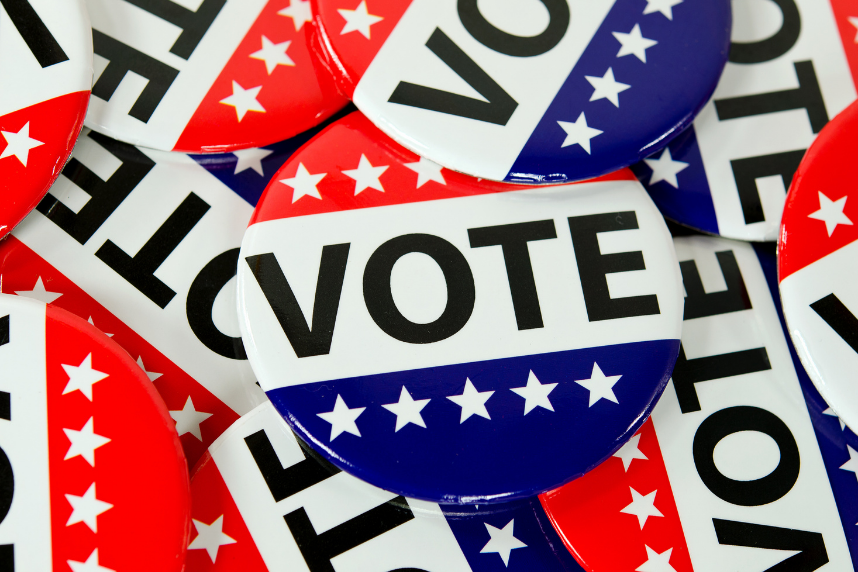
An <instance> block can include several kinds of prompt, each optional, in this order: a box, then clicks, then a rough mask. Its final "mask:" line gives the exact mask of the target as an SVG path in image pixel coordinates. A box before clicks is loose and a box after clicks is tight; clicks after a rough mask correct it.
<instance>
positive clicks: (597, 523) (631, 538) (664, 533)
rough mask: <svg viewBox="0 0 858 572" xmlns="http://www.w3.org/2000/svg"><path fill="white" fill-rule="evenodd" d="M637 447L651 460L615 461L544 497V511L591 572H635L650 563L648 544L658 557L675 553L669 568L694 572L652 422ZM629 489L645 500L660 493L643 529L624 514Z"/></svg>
mask: <svg viewBox="0 0 858 572" xmlns="http://www.w3.org/2000/svg"><path fill="white" fill-rule="evenodd" d="M638 434H639V435H640V436H641V439H640V442H639V443H638V447H639V449H640V451H641V452H642V453H643V454H644V455H646V457H647V460H642V459H636V460H633V461H632V462H631V465H629V469H628V471H625V470H624V468H623V462H622V460H621V459H619V458H616V457H611V458H610V459H608V460H607V461H605V462H604V463H602V464H601V465H599V466H598V467H596V468H595V469H593V470H592V471H590V472H589V473H587V474H586V475H584V476H583V477H580V478H578V479H576V480H574V481H572V482H571V483H569V484H567V485H565V486H563V487H561V488H559V489H557V490H554V491H551V492H549V493H545V494H543V495H541V496H540V501H542V506H543V507H544V508H545V512H546V513H548V517H549V518H550V519H551V521H552V523H553V524H554V528H555V529H556V530H557V531H558V533H559V534H560V537H561V538H562V539H563V542H564V543H565V544H566V547H567V548H568V549H569V551H570V552H572V554H573V555H575V558H577V559H578V561H579V562H580V563H581V565H582V566H584V568H585V569H586V570H588V571H590V572H615V571H621V570H622V571H632V570H635V569H637V568H638V567H639V566H641V565H642V564H643V563H644V562H646V561H647V552H646V549H645V548H644V545H646V546H649V547H650V548H651V549H652V550H655V551H656V552H658V553H659V554H661V553H663V552H664V551H665V550H668V549H670V548H672V549H673V552H672V553H671V557H670V565H671V566H673V568H674V569H675V570H676V572H692V571H693V568H692V566H691V558H690V556H689V553H688V545H687V544H686V542H685V535H684V533H683V531H682V524H681V523H680V520H679V513H678V512H677V509H676V501H675V500H674V498H673V491H672V489H671V487H670V481H669V479H668V476H667V469H666V468H665V465H664V459H663V458H662V454H661V449H660V447H659V444H658V438H657V437H656V434H655V428H654V427H653V424H652V420H651V419H648V420H647V422H646V423H644V425H643V427H642V428H641V430H640V431H639V432H638ZM629 487H633V488H634V489H635V490H636V491H637V492H638V493H640V494H641V495H647V494H649V493H651V492H652V491H657V493H656V496H655V503H654V505H655V507H656V508H657V509H658V510H659V511H660V512H661V513H662V514H663V515H664V516H663V517H656V516H650V517H649V518H648V519H647V521H646V523H645V524H644V527H643V530H641V528H640V525H639V524H638V519H637V517H635V516H634V515H631V514H626V513H623V512H620V511H621V510H622V509H623V508H625V507H626V506H628V505H629V504H630V503H631V502H632V495H631V492H630V490H629Z"/></svg>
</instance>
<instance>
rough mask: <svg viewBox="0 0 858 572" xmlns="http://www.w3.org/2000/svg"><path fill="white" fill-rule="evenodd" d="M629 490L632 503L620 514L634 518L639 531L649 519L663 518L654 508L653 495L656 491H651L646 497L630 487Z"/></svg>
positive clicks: (621, 510)
mask: <svg viewBox="0 0 858 572" xmlns="http://www.w3.org/2000/svg"><path fill="white" fill-rule="evenodd" d="M629 490H630V491H631V493H632V502H631V504H629V505H628V506H626V507H625V508H623V509H620V512H624V513H626V514H631V515H634V516H636V517H637V518H638V524H639V525H640V527H641V530H643V527H644V525H645V524H646V521H647V519H648V518H649V517H651V516H661V517H663V516H664V515H663V514H661V512H660V511H659V510H658V509H657V508H655V493H657V492H658V491H652V492H651V493H649V494H647V495H642V494H640V493H639V492H637V491H636V490H635V489H634V488H632V487H629Z"/></svg>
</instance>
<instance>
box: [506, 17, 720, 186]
mask: <svg viewBox="0 0 858 572" xmlns="http://www.w3.org/2000/svg"><path fill="white" fill-rule="evenodd" d="M648 5H649V3H648V2H647V1H646V0H617V2H616V3H615V4H614V6H613V7H612V8H611V10H610V12H609V13H608V15H607V17H606V18H605V20H604V22H603V23H602V25H601V26H600V28H599V29H598V30H597V31H596V34H595V35H594V36H593V38H592V40H591V41H590V44H589V45H588V47H587V48H586V49H585V50H584V53H583V54H582V56H581V58H580V59H579V60H578V63H577V64H576V65H575V67H574V68H573V70H572V72H571V73H570V74H569V76H568V77H567V78H566V81H565V82H564V83H563V86H562V87H561V88H560V91H559V92H558V93H557V95H556V96H555V98H554V101H553V102H552V103H551V105H550V106H549V108H548V110H547V111H546V112H545V114H544V115H543V117H542V119H541V120H540V121H539V123H538V125H537V127H536V129H535V130H534V132H533V133H532V134H531V136H530V139H529V140H528V141H527V143H526V144H525V146H524V148H523V149H522V150H521V152H520V153H519V156H518V158H517V159H516V160H515V162H514V164H513V166H512V168H511V169H510V171H509V173H508V174H507V176H506V180H507V181H515V182H524V183H550V182H563V181H577V180H582V179H588V178H591V177H596V176H599V175H604V174H606V173H610V172H612V171H615V170H617V169H619V168H622V167H626V166H629V165H632V164H634V163H637V162H638V161H640V160H642V159H643V158H644V157H647V156H649V155H652V154H653V153H655V152H657V151H659V150H660V149H662V148H663V147H664V146H665V145H667V143H669V141H670V140H671V139H672V138H673V137H675V136H676V135H677V134H679V133H680V132H681V131H682V130H683V129H684V128H686V127H688V126H689V125H691V122H692V121H693V119H694V116H695V115H696V114H697V113H698V112H699V111H700V109H701V108H702V107H703V105H704V104H705V103H706V101H707V100H708V99H709V98H710V97H711V95H712V93H713V92H714V90H715V86H716V85H717V83H718V79H719V77H720V75H721V71H722V70H723V68H724V65H725V64H726V63H727V55H728V52H729V48H730V29H731V24H732V17H731V11H730V3H729V2H728V1H727V0H712V1H709V2H693V1H691V0H685V1H684V2H681V3H679V4H677V5H675V6H673V7H672V8H671V9H670V13H671V16H672V19H668V17H667V16H666V15H665V14H663V13H662V12H659V11H655V12H652V13H650V14H644V11H645V10H646V9H647V6H648ZM573 18H574V15H573ZM636 26H637V27H638V28H637V29H638V30H640V34H641V37H642V38H644V39H648V40H652V41H655V42H657V44H655V45H652V46H651V47H647V48H645V49H639V50H638V52H639V53H640V54H642V56H643V57H645V58H646V62H644V61H642V60H641V58H639V57H638V56H636V55H634V54H629V55H624V56H622V57H618V54H619V52H620V49H621V47H622V46H621V43H620V41H619V40H618V39H617V38H616V37H615V36H614V33H615V32H616V33H622V34H630V33H632V32H634V31H635V29H636V28H635V27H636ZM609 69H610V70H611V71H612V72H613V77H614V80H615V81H616V82H619V83H622V84H626V85H628V86H630V87H629V88H628V89H625V90H624V91H622V92H619V93H618V94H617V98H618V99H617V102H618V103H619V107H617V106H615V105H614V103H612V102H611V101H610V100H609V99H607V98H601V99H596V100H594V101H590V99H591V97H592V96H593V95H594V94H595V89H594V86H593V85H592V84H591V82H590V81H589V80H588V79H587V76H590V77H595V78H604V77H605V74H606V73H607V72H608V70H609ZM616 89H618V88H615V89H614V91H616ZM582 113H583V116H582V115H581V114H582ZM582 117H583V118H584V119H585V120H586V124H587V126H588V127H590V128H592V129H597V130H599V131H602V133H601V134H599V135H596V136H594V137H592V139H590V140H589V144H590V153H588V152H587V151H586V150H585V148H584V146H583V145H581V144H576V143H572V144H569V145H567V146H566V147H563V146H562V145H564V143H565V142H566V141H567V132H566V131H565V130H564V128H562V127H561V125H560V124H559V123H558V122H564V123H567V124H568V123H576V122H578V121H580V120H581V118H582Z"/></svg>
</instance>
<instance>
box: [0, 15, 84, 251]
mask: <svg viewBox="0 0 858 572" xmlns="http://www.w3.org/2000/svg"><path fill="white" fill-rule="evenodd" d="M0 29H2V30H3V32H2V34H0V238H3V237H4V236H6V235H7V234H8V233H9V232H10V231H11V230H12V228H14V227H15V225H17V224H18V223H19V222H21V220H22V219H23V218H24V217H25V216H27V213H29V212H30V211H31V210H33V208H35V206H36V204H37V203H38V202H39V200H40V199H41V198H42V197H43V196H44V195H45V193H46V192H48V189H49V188H50V186H51V185H52V184H53V182H54V181H55V180H56V178H57V176H59V174H60V171H61V170H62V168H63V165H65V164H66V161H68V158H69V155H70V154H71V152H72V148H73V147H74V143H75V140H76V139H77V136H78V134H79V133H80V129H81V127H82V126H83V117H84V115H85V114H86V106H87V103H88V102H89V91H90V87H91V85H92V35H91V33H90V26H89V18H88V17H87V14H86V6H85V5H84V1H83V0H64V1H62V2H56V1H54V0H18V1H11V2H3V3H2V5H0Z"/></svg>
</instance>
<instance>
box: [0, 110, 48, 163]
mask: <svg viewBox="0 0 858 572" xmlns="http://www.w3.org/2000/svg"><path fill="white" fill-rule="evenodd" d="M0 135H2V136H3V138H4V139H6V143H7V145H6V148H5V149H3V153H0V159H5V158H6V157H15V158H16V159H18V161H20V162H21V164H22V165H24V166H25V167H26V166H27V160H28V159H29V157H30V150H31V149H35V148H36V147H41V146H42V145H44V143H43V142H42V141H37V140H36V139H32V138H31V137H30V122H29V121H28V122H27V123H26V124H25V125H24V126H23V127H22V128H21V129H19V130H18V132H17V133H15V132H14V131H0Z"/></svg>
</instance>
